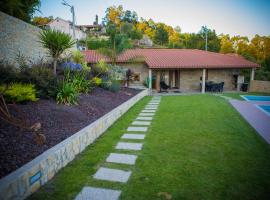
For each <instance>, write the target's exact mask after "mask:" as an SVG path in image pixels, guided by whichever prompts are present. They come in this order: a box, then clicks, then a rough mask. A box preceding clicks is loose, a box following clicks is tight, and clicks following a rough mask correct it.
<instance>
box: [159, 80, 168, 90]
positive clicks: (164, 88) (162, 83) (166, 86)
mask: <svg viewBox="0 0 270 200" xmlns="http://www.w3.org/2000/svg"><path fill="white" fill-rule="evenodd" d="M169 88H170V86H168V85H167V84H166V83H165V82H164V81H160V91H159V92H168V89H169Z"/></svg>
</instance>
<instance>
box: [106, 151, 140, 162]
mask: <svg viewBox="0 0 270 200" xmlns="http://www.w3.org/2000/svg"><path fill="white" fill-rule="evenodd" d="M136 159H137V156H136V155H130V154H123V153H111V154H110V155H109V156H108V157H107V159H106V162H111V163H119V164H127V165H134V164H135V162H136Z"/></svg>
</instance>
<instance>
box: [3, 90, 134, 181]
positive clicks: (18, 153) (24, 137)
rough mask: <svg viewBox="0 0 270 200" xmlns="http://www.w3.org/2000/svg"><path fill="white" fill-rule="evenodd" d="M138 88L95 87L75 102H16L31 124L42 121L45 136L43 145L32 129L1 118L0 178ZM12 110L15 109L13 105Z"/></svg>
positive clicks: (116, 104) (98, 115) (95, 117)
mask: <svg viewBox="0 0 270 200" xmlns="http://www.w3.org/2000/svg"><path fill="white" fill-rule="evenodd" d="M138 92H139V90H134V89H129V88H122V89H121V90H120V91H119V92H118V93H113V92H110V91H107V90H104V89H101V88H96V89H95V90H94V91H93V92H92V93H91V94H82V95H81V96H80V98H79V104H78V105H75V106H66V105H58V104H56V102H55V101H54V100H44V99H41V100H39V101H38V102H35V103H26V104H20V105H17V107H18V108H19V110H21V111H22V112H21V114H20V115H23V116H24V117H25V119H28V120H29V122H30V124H32V123H35V122H40V123H41V125H42V128H41V131H42V133H43V134H44V135H45V136H46V143H45V144H44V145H37V144H36V143H35V141H34V137H33V135H32V134H31V133H29V132H26V131H20V130H19V129H18V128H16V127H14V126H11V125H9V124H7V123H5V122H4V121H1V120H0V178H2V177H4V176H5V175H7V174H9V173H10V172H12V171H14V170H16V169H17V168H19V167H21V166H22V165H24V164H25V163H27V162H29V161H30V160H32V159H33V158H35V157H36V156H38V155H40V154H41V153H43V152H44V151H45V150H47V149H49V148H51V147H52V146H54V145H56V144H58V143H60V142H61V141H63V140H64V139H66V138H68V137H69V136H71V135H72V134H74V133H76V132H77V131H79V130H80V129H82V128H83V127H85V126H87V125H89V124H90V123H91V122H93V121H95V120H96V119H98V118H99V117H101V116H103V115H104V114H106V113H108V112H109V111H111V110H112V109H113V108H115V107H116V106H118V105H120V104H121V103H123V102H125V101H126V100H128V99H130V98H131V97H133V96H134V95H136V94H137V93H138ZM10 110H11V111H12V112H14V113H15V109H14V107H13V106H12V105H11V106H10Z"/></svg>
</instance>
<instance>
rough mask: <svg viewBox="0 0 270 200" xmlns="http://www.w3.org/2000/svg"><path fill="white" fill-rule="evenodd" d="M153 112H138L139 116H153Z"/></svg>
mask: <svg viewBox="0 0 270 200" xmlns="http://www.w3.org/2000/svg"><path fill="white" fill-rule="evenodd" d="M154 115H155V113H140V114H139V116H154Z"/></svg>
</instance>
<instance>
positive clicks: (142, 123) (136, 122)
mask: <svg viewBox="0 0 270 200" xmlns="http://www.w3.org/2000/svg"><path fill="white" fill-rule="evenodd" d="M150 124H151V122H145V121H134V122H132V125H145V126H149V125H150Z"/></svg>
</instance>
